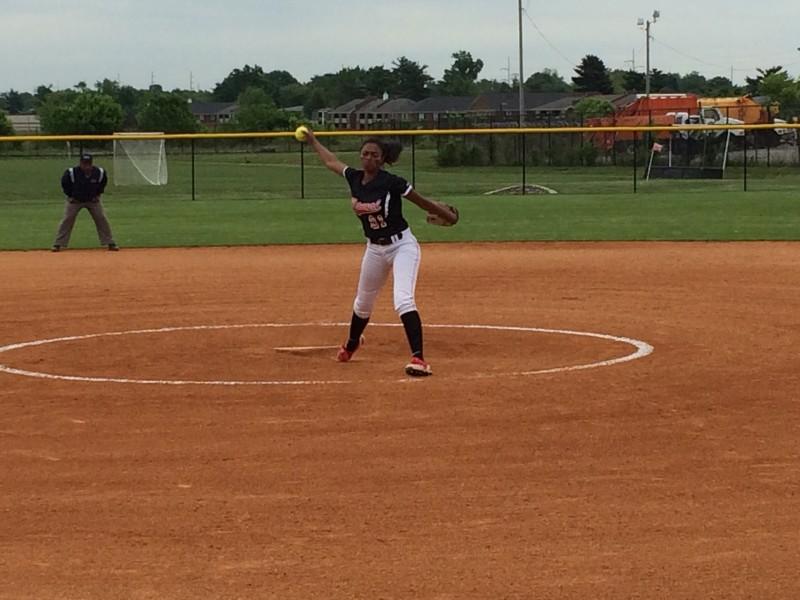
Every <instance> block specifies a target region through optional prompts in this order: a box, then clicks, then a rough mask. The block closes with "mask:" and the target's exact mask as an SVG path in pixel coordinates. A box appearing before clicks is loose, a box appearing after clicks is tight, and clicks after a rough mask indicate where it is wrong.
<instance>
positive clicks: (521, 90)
mask: <svg viewBox="0 0 800 600" xmlns="http://www.w3.org/2000/svg"><path fill="white" fill-rule="evenodd" d="M524 72H525V71H523V69H522V0H519V126H520V127H524V126H525V90H524V88H523V87H522V84H523V81H524V77H523V75H522V74H523V73H524Z"/></svg>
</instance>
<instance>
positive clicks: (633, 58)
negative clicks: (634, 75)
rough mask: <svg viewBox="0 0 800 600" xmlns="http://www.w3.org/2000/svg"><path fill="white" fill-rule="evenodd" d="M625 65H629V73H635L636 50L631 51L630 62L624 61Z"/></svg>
mask: <svg viewBox="0 0 800 600" xmlns="http://www.w3.org/2000/svg"><path fill="white" fill-rule="evenodd" d="M625 63H626V64H627V63H631V71H635V70H636V48H634V49H633V50H631V59H630V60H626V61H625Z"/></svg>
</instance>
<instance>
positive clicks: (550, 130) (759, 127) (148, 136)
mask: <svg viewBox="0 0 800 600" xmlns="http://www.w3.org/2000/svg"><path fill="white" fill-rule="evenodd" d="M770 129H792V130H798V129H800V123H758V124H749V125H746V124H725V125H647V126H637V127H586V126H584V127H497V128H467V129H356V130H341V131H315V132H314V133H315V135H316V136H317V137H370V136H379V137H401V136H403V137H421V136H451V135H515V134H516V135H520V134H533V135H542V134H550V135H553V134H561V133H586V134H594V133H648V132H666V131H687V132H691V131H697V132H703V131H720V130H721V131H727V130H732V131H742V130H744V131H765V130H770ZM293 137H294V131H255V132H226V133H135V132H131V133H125V134H124V135H118V134H70V135H11V136H0V142H77V141H98V142H100V141H113V140H213V139H230V140H235V139H275V138H293Z"/></svg>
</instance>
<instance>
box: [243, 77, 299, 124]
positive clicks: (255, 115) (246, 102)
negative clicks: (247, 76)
mask: <svg viewBox="0 0 800 600" xmlns="http://www.w3.org/2000/svg"><path fill="white" fill-rule="evenodd" d="M238 104H239V108H238V110H237V111H236V115H235V117H234V126H235V127H236V129H238V130H240V131H272V130H273V129H276V128H282V129H284V128H286V127H288V126H289V124H290V122H291V121H290V118H289V115H287V114H286V113H285V112H284V111H282V110H279V109H278V107H277V106H275V103H274V102H273V100H272V98H270V97H269V95H267V93H266V92H265V91H264V90H263V89H261V88H260V87H250V88H247V89H246V90H245V91H244V92H242V94H241V96H239V100H238Z"/></svg>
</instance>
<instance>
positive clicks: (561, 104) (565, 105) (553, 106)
mask: <svg viewBox="0 0 800 600" xmlns="http://www.w3.org/2000/svg"><path fill="white" fill-rule="evenodd" d="M584 97H585V96H584V95H583V94H573V95H571V96H564V97H563V98H559V99H558V100H553V101H552V102H548V103H547V104H541V105H539V106H537V107H535V108H534V110H536V111H537V112H563V111H565V110H568V109H570V108H572V107H573V106H575V104H576V103H577V102H579V101H580V100H581V99H583V98H584Z"/></svg>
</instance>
